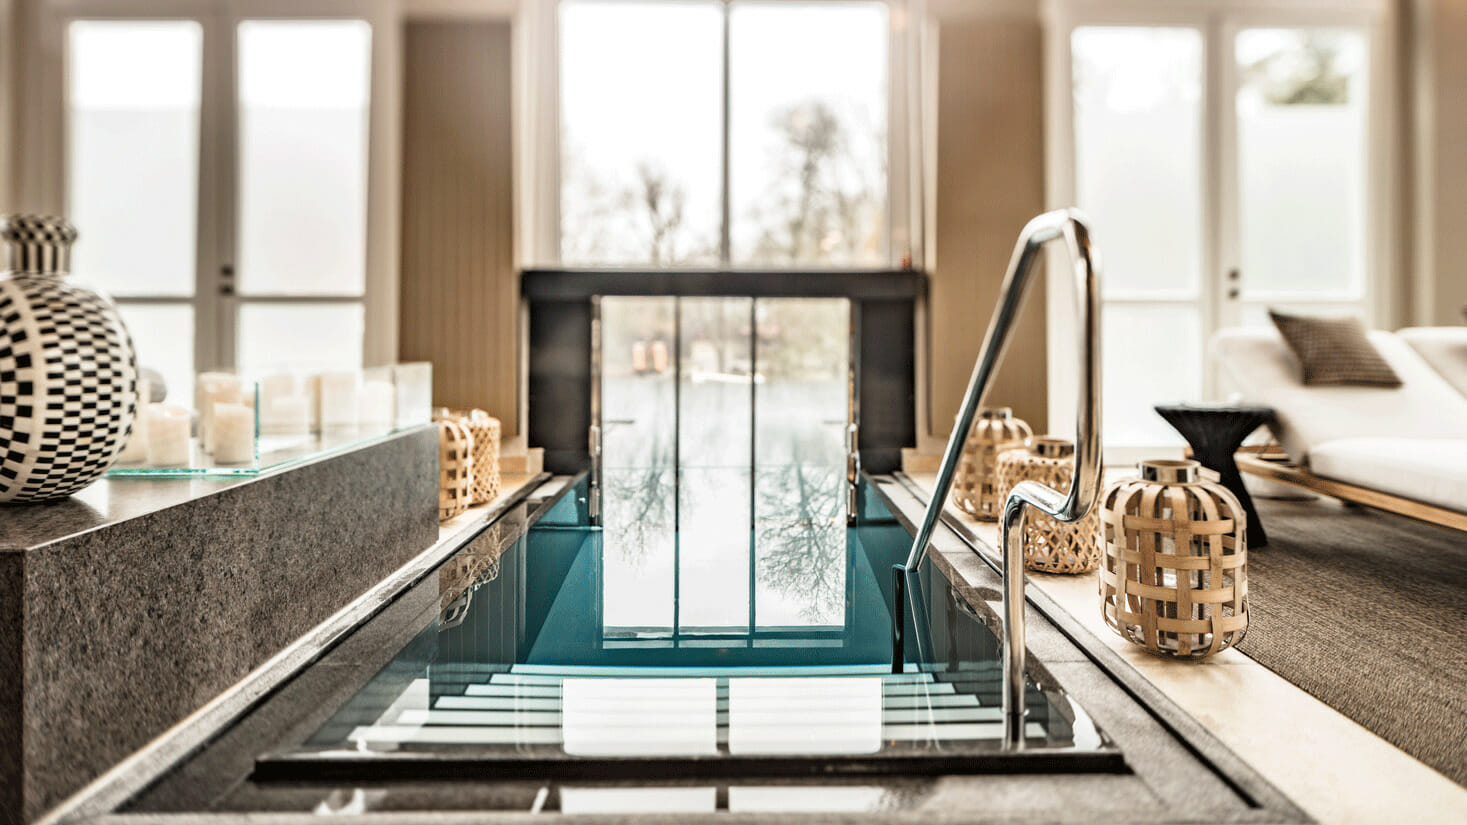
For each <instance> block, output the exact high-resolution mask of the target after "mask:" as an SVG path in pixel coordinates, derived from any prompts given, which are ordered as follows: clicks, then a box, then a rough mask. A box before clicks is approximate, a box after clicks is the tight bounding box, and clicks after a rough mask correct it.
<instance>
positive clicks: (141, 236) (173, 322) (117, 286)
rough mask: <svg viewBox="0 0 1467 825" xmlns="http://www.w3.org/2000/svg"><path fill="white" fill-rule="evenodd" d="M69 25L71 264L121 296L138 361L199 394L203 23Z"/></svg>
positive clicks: (178, 391) (180, 392)
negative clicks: (74, 233)
mask: <svg viewBox="0 0 1467 825" xmlns="http://www.w3.org/2000/svg"><path fill="white" fill-rule="evenodd" d="M66 34H67V37H66V78H67V88H66V127H67V170H66V181H67V197H66V200H67V211H68V214H69V215H70V217H71V220H72V221H73V222H74V223H75V224H76V226H77V227H78V228H79V240H78V243H77V244H76V246H75V247H74V248H73V252H72V255H73V258H72V269H73V271H74V272H75V273H76V275H77V277H78V278H81V279H84V280H86V281H87V282H89V283H91V284H93V285H95V286H96V287H98V288H100V289H102V290H103V291H106V292H108V293H110V294H111V295H112V296H113V297H114V298H116V299H117V300H118V302H119V305H120V309H121V312H122V317H123V319H124V321H125V322H126V323H127V325H128V329H129V330H130V332H131V333H132V339H133V346H134V347H135V349H136V351H137V356H138V361H139V363H141V364H142V365H143V366H145V367H149V368H151V369H154V370H157V371H158V372H159V373H160V374H161V375H162V376H163V379H164V381H165V382H166V383H167V385H168V387H169V389H170V393H171V394H172V396H173V397H175V398H180V397H181V398H189V397H192V390H191V387H192V386H193V376H194V343H193V342H194V316H195V306H194V296H195V294H196V291H197V280H198V277H197V272H198V246H197V240H196V239H197V237H198V226H199V214H198V205H199V151H200V141H199V130H200V107H201V100H202V92H201V89H202V84H203V43H204V36H203V27H202V26H201V25H200V24H199V23H198V22H197V21H193V20H146V21H142V20H138V21H117V20H77V21H73V22H72V23H71V24H70V25H69V26H68V27H67V30H66ZM160 299H162V300H160Z"/></svg>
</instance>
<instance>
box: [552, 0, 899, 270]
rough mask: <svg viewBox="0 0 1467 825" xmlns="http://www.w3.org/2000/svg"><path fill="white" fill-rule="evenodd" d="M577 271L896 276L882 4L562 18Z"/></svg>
mask: <svg viewBox="0 0 1467 825" xmlns="http://www.w3.org/2000/svg"><path fill="white" fill-rule="evenodd" d="M559 27H560V41H559V49H560V66H559V74H560V181H561V189H560V257H561V262H562V263H563V264H566V265H570V266H586V265H591V266H595V265H622V266H633V265H635V266H659V267H675V266H689V267H697V266H748V267H788V268H797V267H833V266H882V265H886V264H889V263H890V252H889V248H890V234H891V233H890V221H889V214H890V212H891V209H890V208H889V204H888V177H889V175H888V169H887V158H888V147H887V133H888V115H887V101H888V89H889V86H890V84H889V81H888V59H887V43H888V37H889V34H888V23H887V7H886V5H885V4H884V3H880V2H869V0H868V1H867V2H812V3H780V4H774V3H759V2H747V3H745V2H739V0H728V2H717V1H716V0H686V1H684V0H652V2H592V0H566V2H564V3H562V4H561V6H560V14H559Z"/></svg>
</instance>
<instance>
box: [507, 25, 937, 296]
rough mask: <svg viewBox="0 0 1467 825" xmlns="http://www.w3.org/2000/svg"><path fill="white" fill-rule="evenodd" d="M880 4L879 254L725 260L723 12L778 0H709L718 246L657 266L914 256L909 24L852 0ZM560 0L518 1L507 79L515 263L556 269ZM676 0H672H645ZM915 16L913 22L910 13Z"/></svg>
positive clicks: (916, 180)
mask: <svg viewBox="0 0 1467 825" xmlns="http://www.w3.org/2000/svg"><path fill="white" fill-rule="evenodd" d="M861 1H862V2H874V3H880V4H881V5H883V6H885V7H886V16H887V33H886V58H887V61H886V63H887V69H886V89H885V94H886V256H885V259H884V260H882V261H879V262H875V263H873V264H872V265H871V266H866V267H863V266H845V265H821V264H803V265H799V266H798V267H771V266H768V265H762V264H750V265H735V264H734V263H733V262H732V260H731V257H730V256H731V251H732V250H731V248H730V247H731V241H730V226H731V221H730V203H729V197H730V193H729V186H728V175H729V117H728V113H729V97H728V88H729V72H730V65H729V50H728V34H729V29H728V21H729V11H730V9H731V7H732V6H734V5H777V4H778V3H780V2H781V0H710V2H712V3H715V4H717V5H719V6H721V8H722V13H723V26H724V29H723V33H724V53H723V88H722V90H721V92H720V93H721V95H722V111H723V123H722V132H723V151H722V166H723V170H722V181H723V182H722V192H721V195H720V197H721V199H722V203H723V209H722V216H721V222H720V240H721V242H720V255H719V262H718V264H717V265H715V266H712V267H660V268H661V269H711V270H735V269H737V270H771V269H785V268H790V269H799V270H805V271H811V270H866V269H870V270H880V271H887V270H891V269H898V268H901V269H905V268H910V267H912V266H918V265H920V263H921V262H922V261H923V250H922V246H923V244H922V242H923V240H924V237H923V233H922V231H921V228H920V221H921V214H922V210H921V207H922V194H921V193H922V192H923V187H922V185H921V179H920V175H921V173H922V169H923V163H922V160H921V158H920V157H919V156H918V155H916V154H914V152H918V151H920V150H921V148H922V146H921V141H920V140H918V139H916V138H917V137H918V136H920V134H921V132H920V130H919V129H918V128H917V127H916V126H915V125H914V120H915V118H916V117H917V109H918V108H919V107H920V101H919V102H915V103H912V102H909V98H910V95H911V94H912V93H913V91H914V86H913V81H915V80H916V78H917V75H918V73H919V72H920V67H919V66H916V65H913V60H912V56H913V55H914V54H916V48H915V47H916V43H915V40H914V38H915V37H916V36H917V35H918V31H917V30H916V29H914V28H913V26H912V19H911V17H910V16H909V15H908V14H907V9H906V6H905V4H903V3H902V2H901V0H861ZM562 2H563V0H524V2H523V4H522V6H521V9H520V13H519V16H518V18H517V20H516V22H517V23H518V26H517V28H518V29H519V30H520V31H519V35H518V36H519V37H520V38H521V40H520V44H519V45H521V48H519V49H518V50H517V51H518V53H519V55H520V58H519V59H518V60H517V62H516V66H515V68H516V70H517V71H518V73H519V74H520V76H521V78H522V79H521V81H520V82H518V83H516V86H515V92H516V97H517V105H516V114H517V115H519V116H520V122H521V124H522V126H521V128H520V129H518V130H516V140H517V144H518V145H517V146H516V154H517V156H518V161H517V169H518V172H519V181H520V183H519V193H518V197H517V201H518V203H519V207H520V208H519V209H518V210H517V217H518V220H519V221H520V227H519V230H518V233H517V234H518V237H519V252H518V255H517V264H518V265H519V266H520V267H521V268H531V267H542V268H561V267H562V266H563V261H562V258H561V209H560V206H561V200H560V198H561V183H562V180H561V169H560V152H561V142H560V139H561V131H560V126H561V122H560V121H561V115H560V113H561V84H560V65H561V42H560V41H561V38H560V25H559V20H560V6H561V3H562ZM652 2H677V0H652ZM800 2H801V3H802V4H804V5H811V6H814V5H822V4H835V5H840V4H843V3H849V2H852V0H800ZM917 22H918V23H920V21H917ZM591 268H596V269H602V268H607V269H612V268H634V269H652V268H653V267H652V266H651V264H636V265H632V266H631V267H625V266H621V265H607V266H605V267H602V266H597V267H591Z"/></svg>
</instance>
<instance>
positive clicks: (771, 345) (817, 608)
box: [754, 298, 851, 628]
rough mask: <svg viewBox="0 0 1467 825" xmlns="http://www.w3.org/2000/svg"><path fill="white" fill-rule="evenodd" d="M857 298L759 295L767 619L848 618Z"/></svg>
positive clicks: (758, 497) (757, 524)
mask: <svg viewBox="0 0 1467 825" xmlns="http://www.w3.org/2000/svg"><path fill="white" fill-rule="evenodd" d="M850 312H851V308H850V302H849V301H846V300H845V299H840V298H836V299H824V298H820V299H811V298H780V299H760V300H759V302H758V336H759V337H758V346H757V356H756V359H755V362H754V363H755V366H756V370H755V381H756V386H755V398H756V399H757V400H756V402H755V451H754V452H755V457H754V461H755V465H754V466H755V472H756V473H757V475H758V481H759V483H758V485H757V488H756V489H755V491H754V515H755V518H754V534H755V559H756V566H757V575H756V580H757V587H756V590H755V601H756V604H757V622H758V626H759V627H761V628H767V627H790V626H842V625H844V624H845V616H846V613H845V606H846V587H847V552H846V550H847V547H846V450H845V443H846V426H847V421H848V419H849V416H850V392H849V386H850V384H849V366H848V365H849V363H850Z"/></svg>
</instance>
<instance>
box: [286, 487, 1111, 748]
mask: <svg viewBox="0 0 1467 825" xmlns="http://www.w3.org/2000/svg"><path fill="white" fill-rule="evenodd" d="M586 493H587V491H586V488H585V485H584V483H582V484H581V485H580V486H578V487H576V488H574V489H572V490H571V491H570V492H568V493H567V494H566V495H564V496H562V497H561V498H560V499H559V500H558V501H557V502H556V503H554V504H553V505H551V506H550V507H548V508H547V509H546V510H545V512H543V513H542V514H541V515H540V517H539V518H538V519H536V520H535V521H534V523H533V525H532V526H531V527H530V528H529V529H528V530H527V531H524V532H523V534H522V535H518V536H513V535H501V536H488V537H485V538H482V539H480V540H478V541H475V542H472V543H471V544H470V545H469V546H467V547H466V548H465V550H464V551H462V552H460V553H459V554H458V555H456V556H455V557H453V558H452V559H450V560H449V561H448V562H447V563H446V564H445V565H444V566H443V567H442V568H441V569H440V570H439V572H438V575H437V585H438V596H439V601H438V610H437V611H436V615H434V617H433V618H432V619H431V621H429V622H428V623H427V624H426V626H424V627H423V628H422V630H421V631H420V632H418V633H417V634H416V636H415V637H413V638H412V640H411V641H409V642H408V643H407V644H406V645H404V646H403V647H402V648H401V650H400V651H399V652H398V653H397V654H396V655H395V656H394V657H393V658H392V660H391V661H390V662H389V663H388V664H387V665H386V666H385V667H384V668H382V670H381V671H380V672H379V673H378V674H377V676H376V677H375V678H373V679H372V681H371V683H370V684H368V685H367V686H366V687H365V688H363V689H362V690H361V691H360V692H358V693H357V694H356V695H355V696H354V697H352V698H351V699H350V700H349V701H348V702H346V703H345V704H344V705H343V706H342V707H341V708H340V709H339V710H337V711H336V712H335V713H334V714H333V715H332V716H331V718H330V720H329V721H328V722H327V723H326V724H325V725H323V726H322V727H321V728H320V729H319V730H318V731H317V732H316V733H315V734H314V735H313V736H311V737H310V738H309V739H308V740H307V741H306V742H305V743H304V745H303V746H302V747H300V748H296V749H293V750H291V751H289V752H287V753H283V754H277V755H275V761H272V759H265V760H262V763H261V765H262V768H261V771H262V773H261V775H264V776H268V775H269V772H270V766H271V765H272V764H274V765H277V767H278V766H282V765H283V766H288V771H282V773H285V772H288V773H289V774H290V775H292V776H300V775H301V771H302V770H305V771H306V772H307V773H309V771H310V769H311V767H312V766H315V767H316V768H319V769H321V770H322V771H323V772H324V775H329V776H332V777H343V776H351V775H354V772H356V771H361V772H364V775H370V776H374V777H380V776H384V775H385V776H392V775H396V774H394V771H407V772H408V773H409V774H411V775H413V776H422V777H432V776H435V775H438V774H435V773H434V772H435V771H439V772H444V771H449V772H451V771H456V770H470V769H472V768H473V766H479V767H482V768H484V769H486V770H489V769H492V770H494V771H496V775H500V776H516V775H525V776H540V775H543V774H545V773H546V772H549V773H551V774H553V773H555V771H557V770H570V771H572V772H573V775H575V776H577V777H586V776H598V777H616V776H622V775H625V772H627V771H633V770H647V769H649V768H651V767H653V766H657V765H661V766H668V765H682V766H684V767H686V766H687V765H690V764H696V765H697V766H698V768H697V770H699V771H707V772H711V773H714V774H719V773H723V772H727V773H730V774H738V773H741V772H742V773H760V772H780V773H789V772H793V773H799V772H800V771H801V770H808V771H817V770H826V771H827V772H828V771H829V770H830V766H831V765H832V764H839V765H844V766H846V768H849V769H850V770H851V771H854V772H858V773H859V772H862V771H870V772H887V773H892V772H898V771H904V772H917V773H921V772H923V771H924V770H925V769H924V768H921V767H920V766H919V765H918V763H919V762H920V761H921V760H922V759H923V758H926V757H940V758H941V760H942V763H941V764H942V770H943V771H945V772H963V771H964V770H973V771H977V770H993V769H998V768H996V767H995V765H996V763H995V762H994V761H993V759H994V755H995V754H996V753H997V752H998V751H999V750H1000V749H1001V747H1000V745H1001V736H1002V728H1001V723H1000V709H999V690H1000V682H999V675H1000V674H999V642H998V640H997V638H996V637H995V636H994V634H993V633H992V632H991V631H990V630H989V629H988V628H987V627H986V626H985V625H984V623H983V622H982V621H980V620H979V619H978V615H979V614H978V611H976V610H975V609H974V608H972V607H971V606H969V605H968V604H967V603H966V602H965V601H964V600H963V599H962V597H961V596H960V595H959V594H958V593H957V591H956V590H955V589H954V588H952V587H951V586H950V585H949V584H948V582H947V581H946V580H945V579H944V578H943V576H942V575H941V574H940V573H938V572H937V571H936V570H935V569H933V567H932V566H931V563H930V562H929V563H928V564H927V565H925V566H924V568H923V570H922V571H921V573H920V577H919V578H918V579H917V580H916V581H915V582H913V583H912V584H910V585H909V588H910V589H911V591H912V593H911V598H909V599H906V600H905V601H903V602H902V603H900V604H898V605H896V607H895V611H894V607H893V597H894V590H895V588H894V585H893V573H892V567H893V565H896V564H899V563H900V562H902V561H904V560H905V558H906V555H907V551H908V549H909V546H910V542H911V537H910V535H909V534H908V533H907V531H906V530H905V529H904V528H903V527H902V525H901V524H900V523H899V522H898V521H897V520H896V519H895V518H894V517H893V516H892V514H891V513H890V512H889V511H888V509H887V508H886V506H885V505H884V504H883V502H882V500H881V499H880V497H879V496H878V495H877V494H876V493H875V491H874V489H873V488H872V487H870V486H869V485H867V486H863V488H862V490H861V494H860V496H859V505H860V506H859V508H858V517H857V518H856V519H855V520H854V522H852V523H850V524H846V520H845V517H844V514H841V517H840V522H839V524H836V525H830V524H824V525H814V526H812V527H811V530H810V531H809V533H810V534H811V535H821V536H827V537H828V536H831V535H835V536H836V537H837V538H838V542H837V543H835V544H834V545H831V544H830V542H829V540H828V539H827V540H826V544H820V543H818V542H814V541H803V542H796V543H795V545H794V548H793V549H791V550H790V551H789V552H790V553H797V552H800V551H801V550H802V551H803V552H804V553H806V554H807V556H808V558H804V559H793V560H789V561H788V562H787V566H788V567H789V568H790V569H791V570H794V571H797V572H799V573H800V574H802V575H805V576H810V577H818V579H819V584H818V586H812V585H810V584H808V583H805V582H800V581H798V580H793V581H790V582H789V587H788V588H787V590H786V591H785V592H778V591H776V590H774V589H772V588H771V587H770V584H771V582H772V583H774V584H779V580H777V579H766V580H765V581H764V582H763V583H762V584H763V585H764V586H763V587H762V588H761V586H760V585H761V582H760V581H758V580H757V579H756V578H755V576H742V577H740V576H732V577H729V580H728V581H727V585H726V588H725V591H726V592H727V594H728V599H729V600H730V601H731V602H733V603H734V604H736V605H737V609H736V610H732V611H728V610H725V611H724V614H725V615H731V614H737V616H738V617H739V619H740V620H738V621H731V622H728V623H727V624H724V625H716V624H706V623H704V624H697V625H688V626H684V625H682V624H681V623H679V622H678V621H677V620H676V617H677V616H679V615H681V614H682V613H684V612H685V608H686V606H685V605H681V604H678V600H679V595H678V592H677V589H676V578H677V577H676V576H674V577H673V587H672V588H671V589H670V590H669V588H668V587H667V577H666V575H665V569H663V570H652V567H653V565H651V564H650V563H649V564H647V569H649V570H651V572H649V573H648V575H647V576H646V577H644V578H639V577H638V576H637V575H636V566H635V565H627V564H625V563H624V562H625V559H617V560H609V559H608V558H607V554H608V550H607V548H606V543H605V541H604V535H603V531H602V528H600V527H598V526H596V525H594V524H592V521H593V519H592V518H591V517H590V513H589V511H588V505H587V495H586ZM832 528H835V529H832ZM797 532H798V531H797ZM687 541H688V539H683V541H682V542H680V543H686V542H687ZM752 544H753V542H751V545H752ZM611 561H614V562H615V563H616V564H619V565H620V568H619V569H618V571H617V573H616V574H615V575H609V574H608V570H609V569H610V568H611V567H612V566H613V565H612V564H609V562H611ZM674 570H676V565H675V564H674ZM785 575H789V574H788V573H786V574H785ZM751 579H754V580H753V581H751ZM832 588H834V589H835V595H834V597H832V596H831V594H830V591H831V589H832ZM701 592H702V594H703V597H704V598H706V597H707V593H708V588H706V587H704V588H702V589H701ZM771 594H774V595H771ZM801 594H806V595H807V596H808V597H809V598H811V599H812V600H815V599H818V600H819V604H818V609H812V610H810V611H807V612H803V613H802V612H801V611H799V610H798V609H797V608H798V599H799V598H800V597H801ZM761 595H762V597H763V598H765V599H771V598H778V599H779V600H780V606H779V608H778V609H777V610H775V611H772V612H768V611H766V613H765V614H764V615H774V616H782V617H784V618H785V619H786V621H784V622H781V623H775V622H766V623H760V621H759V620H758V616H759V615H760V611H759V607H758V605H757V603H754V604H751V602H757V600H758V599H759V598H760V597H761ZM653 600H670V601H671V602H672V603H671V605H670V606H668V607H669V609H667V610H663V611H662V612H661V614H660V615H665V616H671V617H673V618H672V620H670V621H667V622H663V623H649V624H635V625H633V624H627V623H625V622H621V623H619V622H617V621H615V620H614V615H615V614H618V613H619V614H621V615H629V612H628V610H627V608H626V606H627V605H628V604H632V605H634V606H635V603H636V602H638V601H649V602H650V601H653ZM614 605H615V606H616V607H613V606H614ZM792 605H793V606H794V607H792ZM717 608H718V606H717V605H714V606H712V608H711V609H705V610H702V611H701V615H703V616H709V615H717V614H718V609H717ZM633 612H634V611H633ZM640 615H658V613H657V611H656V610H643V611H642V612H641V614H640ZM744 616H747V617H748V618H747V619H743V618H742V617H744ZM894 617H897V618H899V620H900V621H901V623H902V628H903V630H904V631H905V633H904V639H903V642H902V644H901V645H900V646H898V645H894V643H893V620H894ZM1027 701H1028V711H1029V723H1028V728H1027V733H1028V736H1029V742H1028V745H1029V747H1030V749H1031V750H1038V751H1048V752H1051V753H1054V754H1062V755H1067V756H1077V757H1080V758H1082V760H1083V757H1086V756H1087V755H1090V756H1094V755H1098V754H1104V753H1106V752H1107V744H1106V741H1105V738H1104V737H1103V736H1102V735H1101V734H1100V732H1099V731H1097V730H1096V729H1095V726H1094V725H1093V723H1091V722H1090V720H1089V718H1088V717H1087V716H1086V715H1085V714H1084V713H1083V712H1082V711H1081V710H1079V709H1078V708H1077V707H1075V706H1074V705H1073V704H1072V703H1070V702H1069V701H1068V700H1067V699H1066V698H1065V697H1064V696H1063V695H1062V694H1060V693H1059V692H1058V691H1057V690H1054V689H1043V690H1041V689H1039V688H1038V687H1033V686H1031V689H1030V691H1029V695H1028V697H1027ZM964 756H967V757H971V758H972V761H971V763H968V764H967V765H966V768H965V763H964V762H963V757H964ZM566 766H572V767H566ZM822 766H823V767H822ZM932 769H933V770H936V769H937V768H936V766H935V765H934V766H933V768H932Z"/></svg>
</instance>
